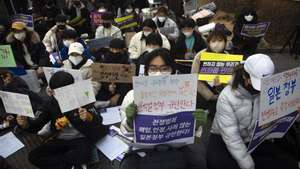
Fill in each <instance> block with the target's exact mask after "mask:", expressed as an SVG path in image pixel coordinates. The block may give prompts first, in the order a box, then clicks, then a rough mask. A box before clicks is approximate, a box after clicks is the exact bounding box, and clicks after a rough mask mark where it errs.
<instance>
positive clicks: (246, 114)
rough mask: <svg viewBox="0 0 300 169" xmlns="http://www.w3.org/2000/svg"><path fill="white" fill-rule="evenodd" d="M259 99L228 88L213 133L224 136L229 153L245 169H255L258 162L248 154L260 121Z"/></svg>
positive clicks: (216, 116)
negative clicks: (250, 142)
mask: <svg viewBox="0 0 300 169" xmlns="http://www.w3.org/2000/svg"><path fill="white" fill-rule="evenodd" d="M258 110H259V96H258V95H257V96H253V95H251V94H250V93H249V92H248V91H247V90H246V89H244V88H243V87H241V86H239V87H238V89H236V90H233V89H232V87H231V85H228V86H227V87H226V88H224V90H223V91H222V92H221V94H220V96H219V99H218V103H217V112H216V115H215V119H214V122H213V125H212V130H211V132H212V133H214V134H219V135H221V136H222V139H223V141H224V142H225V144H226V146H227V149H228V151H229V152H230V153H231V155H232V157H233V158H234V159H235V160H236V161H237V163H238V164H239V166H240V168H241V169H254V162H253V159H252V157H251V155H250V153H248V152H247V146H246V144H245V143H248V142H249V141H250V139H251V136H252V133H253V130H254V127H255V123H256V120H257V119H258Z"/></svg>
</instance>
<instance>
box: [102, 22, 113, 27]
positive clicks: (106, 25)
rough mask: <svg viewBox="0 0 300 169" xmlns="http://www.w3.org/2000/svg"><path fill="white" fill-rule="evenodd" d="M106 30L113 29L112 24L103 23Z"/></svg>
mask: <svg viewBox="0 0 300 169" xmlns="http://www.w3.org/2000/svg"><path fill="white" fill-rule="evenodd" d="M102 25H103V27H104V28H110V27H111V23H103V24H102Z"/></svg>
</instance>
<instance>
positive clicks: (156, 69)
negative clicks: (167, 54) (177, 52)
mask: <svg viewBox="0 0 300 169" xmlns="http://www.w3.org/2000/svg"><path fill="white" fill-rule="evenodd" d="M169 71H171V67H170V66H168V65H162V66H156V65H150V66H149V70H148V72H169Z"/></svg>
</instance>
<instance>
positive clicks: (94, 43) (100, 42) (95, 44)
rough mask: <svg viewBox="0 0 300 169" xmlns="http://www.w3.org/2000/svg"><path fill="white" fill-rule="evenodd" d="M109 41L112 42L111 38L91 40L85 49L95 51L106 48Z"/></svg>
mask: <svg viewBox="0 0 300 169" xmlns="http://www.w3.org/2000/svg"><path fill="white" fill-rule="evenodd" d="M111 40H113V37H104V38H98V39H93V40H90V41H88V42H87V47H88V48H89V50H92V51H93V50H96V51H97V50H99V49H101V48H108V47H109V44H110V41H111Z"/></svg>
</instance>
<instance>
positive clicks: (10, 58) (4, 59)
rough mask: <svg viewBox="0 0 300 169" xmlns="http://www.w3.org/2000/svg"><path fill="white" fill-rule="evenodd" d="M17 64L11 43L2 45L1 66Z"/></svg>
mask: <svg viewBox="0 0 300 169" xmlns="http://www.w3.org/2000/svg"><path fill="white" fill-rule="evenodd" d="M16 66H17V65H16V61H15V58H14V54H13V52H12V50H11V47H10V45H0V67H16Z"/></svg>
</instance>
